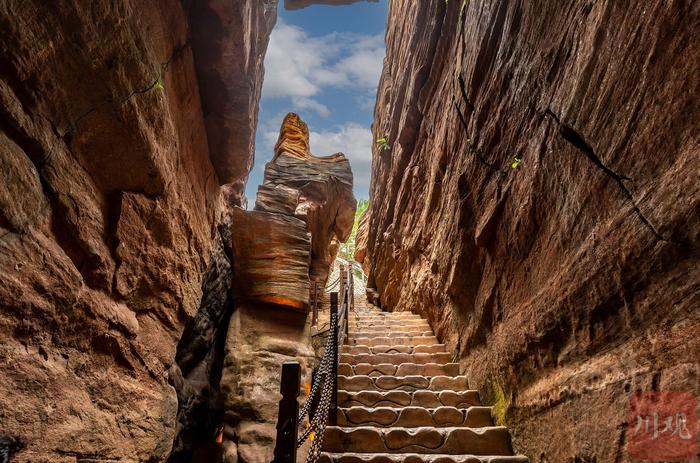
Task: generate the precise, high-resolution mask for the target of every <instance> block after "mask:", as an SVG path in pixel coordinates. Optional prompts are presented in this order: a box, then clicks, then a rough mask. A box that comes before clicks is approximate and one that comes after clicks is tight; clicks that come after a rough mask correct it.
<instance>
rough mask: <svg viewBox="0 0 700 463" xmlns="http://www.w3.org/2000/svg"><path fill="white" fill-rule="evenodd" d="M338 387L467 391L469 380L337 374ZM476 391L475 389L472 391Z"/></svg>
mask: <svg viewBox="0 0 700 463" xmlns="http://www.w3.org/2000/svg"><path fill="white" fill-rule="evenodd" d="M338 388H339V389H340V390H344V391H348V392H360V391H393V390H402V391H409V392H411V391H417V390H421V389H426V390H430V391H467V390H469V382H468V381H467V377H466V376H442V375H440V376H433V377H430V376H422V375H413V376H393V375H384V376H367V375H352V376H341V375H339V376H338ZM474 392H476V391H474Z"/></svg>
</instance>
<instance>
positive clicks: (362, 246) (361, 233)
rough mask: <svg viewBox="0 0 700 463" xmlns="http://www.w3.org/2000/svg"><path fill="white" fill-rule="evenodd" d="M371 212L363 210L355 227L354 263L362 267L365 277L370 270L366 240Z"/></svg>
mask: <svg viewBox="0 0 700 463" xmlns="http://www.w3.org/2000/svg"><path fill="white" fill-rule="evenodd" d="M370 213H371V211H370V210H369V209H365V211H364V212H363V213H362V215H361V216H360V222H359V224H358V226H357V234H356V235H355V255H354V256H353V257H354V258H355V261H356V262H357V263H359V264H360V265H362V271H364V272H365V275H367V274H368V273H369V269H370V258H369V255H368V254H367V251H368V249H367V246H368V243H367V240H368V239H369V218H370Z"/></svg>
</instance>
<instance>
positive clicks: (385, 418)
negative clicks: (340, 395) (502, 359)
mask: <svg viewBox="0 0 700 463" xmlns="http://www.w3.org/2000/svg"><path fill="white" fill-rule="evenodd" d="M338 426H377V427H401V428H417V427H425V426H433V427H439V428H440V427H454V426H466V427H469V428H481V427H487V426H493V421H492V420H491V407H477V406H474V407H469V408H456V407H438V408H423V407H403V408H392V407H376V408H370V407H350V408H340V409H338Z"/></svg>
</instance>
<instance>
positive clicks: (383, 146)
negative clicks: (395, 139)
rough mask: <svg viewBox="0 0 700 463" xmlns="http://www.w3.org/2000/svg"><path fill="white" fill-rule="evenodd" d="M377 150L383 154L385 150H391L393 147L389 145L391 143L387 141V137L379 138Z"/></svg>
mask: <svg viewBox="0 0 700 463" xmlns="http://www.w3.org/2000/svg"><path fill="white" fill-rule="evenodd" d="M376 143H377V150H378V151H379V152H380V153H381V152H382V151H385V150H390V149H391V145H390V144H389V141H388V140H387V138H386V137H379V138H377V141H376Z"/></svg>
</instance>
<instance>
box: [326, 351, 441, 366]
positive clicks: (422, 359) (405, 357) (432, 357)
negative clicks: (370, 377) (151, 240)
mask: <svg viewBox="0 0 700 463" xmlns="http://www.w3.org/2000/svg"><path fill="white" fill-rule="evenodd" d="M451 359H452V354H449V353H447V352H436V353H431V354H422V353H421V354H399V353H389V354H341V355H340V362H341V363H349V364H351V365H357V364H359V363H369V364H372V365H377V364H380V363H391V364H394V365H400V364H402V363H416V364H426V363H448V362H449V361H450V360H451Z"/></svg>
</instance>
